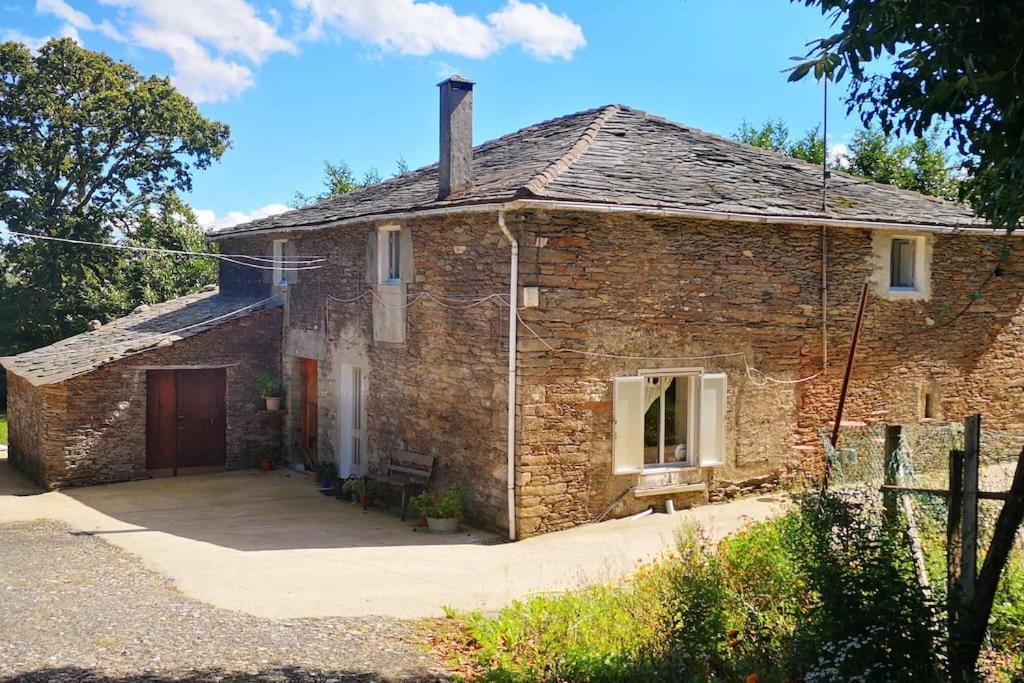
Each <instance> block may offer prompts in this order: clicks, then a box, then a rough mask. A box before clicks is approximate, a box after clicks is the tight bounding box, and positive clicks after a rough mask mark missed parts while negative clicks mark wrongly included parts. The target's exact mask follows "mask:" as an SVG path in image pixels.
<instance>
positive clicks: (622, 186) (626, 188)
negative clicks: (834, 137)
mask: <svg viewBox="0 0 1024 683" xmlns="http://www.w3.org/2000/svg"><path fill="white" fill-rule="evenodd" d="M821 182H822V181H821V167H820V166H817V165H813V164H809V163H807V162H804V161H800V160H798V159H793V158H790V157H787V156H785V155H782V154H776V153H774V152H768V151H764V150H761V149H758V148H756V147H753V146H751V145H747V144H744V143H741V142H737V141H736V140H731V139H728V138H724V137H721V136H718V135H713V134H711V133H706V132H704V131H701V130H698V129H696V128H692V127H689V126H685V125H683V124H679V123H674V122H672V121H669V120H667V119H664V118H661V117H657V116H652V115H651V114H648V113H646V112H643V111H640V110H638V109H633V108H631V107H626V106H623V105H608V106H605V107H599V108H597V109H588V110H586V111H582V112H578V113H576V114H571V115H569V116H563V117H561V118H557V119H552V120H550V121H545V122H543V123H539V124H536V125H533V126H529V127H527V128H523V129H522V130H519V131H516V132H515V133H511V134H509V135H506V136H504V137H500V138H497V139H496V140H491V141H490V142H486V143H484V144H482V145H479V146H477V147H475V148H474V150H473V185H472V187H470V188H469V189H466V190H463V191H459V192H456V193H453V194H451V195H449V196H447V197H445V198H443V199H438V197H437V192H438V169H437V165H436V164H435V165H432V166H428V167H425V168H421V169H419V170H416V171H411V172H409V173H406V174H404V175H401V176H398V177H396V178H392V179H390V180H387V181H384V182H382V183H379V184H376V185H372V186H370V187H367V188H365V189H363V190H359V191H356V192H352V193H351V194H347V195H343V196H340V197H335V198H333V199H329V200H327V201H325V202H321V203H319V204H316V205H314V206H310V207H306V208H302V209H296V210H293V211H288V212H286V213H282V214H278V215H276V216H271V217H268V218H263V219H260V220H256V221H252V222H249V223H243V224H241V225H236V226H233V227H230V228H224V229H221V230H218V231H214V232H211V233H210V235H211V237H213V238H214V239H216V238H219V237H223V236H228V235H240V234H245V233H249V232H254V231H264V230H271V231H287V230H292V229H299V228H317V227H325V226H328V225H331V224H332V223H336V222H338V221H342V220H347V219H359V218H378V217H379V218H386V217H387V215H388V214H394V213H407V212H415V211H422V210H428V209H438V208H446V207H459V206H470V205H473V204H489V203H495V202H506V201H512V200H515V199H543V200H548V201H552V202H572V203H577V204H578V203H586V204H594V205H604V206H611V207H636V208H654V209H668V210H672V209H680V210H695V211H706V212H720V213H721V212H727V213H730V214H738V215H741V216H742V215H749V216H751V217H768V218H771V217H778V218H787V219H807V220H808V222H813V220H814V219H833V220H834V219H845V220H853V221H861V222H867V223H875V224H879V225H901V224H904V225H922V226H935V227H936V228H958V227H968V226H973V227H984V223H982V222H980V221H979V220H978V219H976V218H975V217H974V215H973V214H972V212H971V210H970V208H969V207H967V206H964V205H962V204H958V203H955V202H949V201H945V200H942V199H937V198H935V197H929V196H926V195H923V194H919V193H917V192H911V191H908V190H900V189H897V188H895V187H893V186H890V185H883V184H879V183H874V182H870V181H867V180H865V179H864V178H858V177H856V176H852V175H849V174H846V173H842V172H838V171H832V175H831V179H830V180H829V189H828V207H827V209H825V210H822V201H821V195H822V192H821Z"/></svg>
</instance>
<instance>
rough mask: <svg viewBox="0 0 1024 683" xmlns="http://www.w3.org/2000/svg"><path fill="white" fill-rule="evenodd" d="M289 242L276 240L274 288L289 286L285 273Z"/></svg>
mask: <svg viewBox="0 0 1024 683" xmlns="http://www.w3.org/2000/svg"><path fill="white" fill-rule="evenodd" d="M287 242H288V240H274V252H273V253H274V286H275V287H280V286H281V285H286V284H288V278H287V276H286V275H285V272H284V252H285V245H286V244H287Z"/></svg>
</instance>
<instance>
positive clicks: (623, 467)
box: [612, 377, 646, 474]
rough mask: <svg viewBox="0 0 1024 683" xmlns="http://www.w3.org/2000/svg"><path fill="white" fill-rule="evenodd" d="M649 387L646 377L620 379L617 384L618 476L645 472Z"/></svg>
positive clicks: (615, 464)
mask: <svg viewBox="0 0 1024 683" xmlns="http://www.w3.org/2000/svg"><path fill="white" fill-rule="evenodd" d="M645 386H646V382H645V380H644V378H643V377H616V378H615V380H614V385H613V388H612V409H613V415H614V420H615V426H614V428H613V434H614V437H613V445H612V470H613V471H614V472H615V474H630V473H634V472H640V471H642V470H643V468H644V387H645Z"/></svg>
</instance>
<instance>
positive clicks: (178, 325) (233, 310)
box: [0, 288, 281, 386]
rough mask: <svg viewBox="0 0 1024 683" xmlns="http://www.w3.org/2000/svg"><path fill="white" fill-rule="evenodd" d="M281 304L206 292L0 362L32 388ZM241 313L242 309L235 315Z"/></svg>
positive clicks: (73, 375)
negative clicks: (31, 385)
mask: <svg viewBox="0 0 1024 683" xmlns="http://www.w3.org/2000/svg"><path fill="white" fill-rule="evenodd" d="M280 305H281V303H280V300H279V299H266V300H259V299H238V298H228V297H222V296H220V293H219V291H218V290H217V289H216V288H210V289H208V290H204V291H202V292H199V293H198V294H190V295H188V296H183V297H180V298H178V299H172V300H170V301H165V302H164V303H160V304H155V305H153V306H151V307H149V309H148V310H144V311H140V312H138V313H132V314H130V315H127V316H125V317H123V318H118V319H117V320H114V321H112V322H109V323H107V324H106V325H104V326H103V327H101V328H99V329H98V330H93V331H90V332H83V333H82V334H78V335H75V336H74V337H68V338H67V339H62V340H61V341H59V342H57V343H55V344H51V345H50V346H44V347H42V348H38V349H34V350H32V351H27V352H25V353H22V354H20V355H18V356H9V357H6V358H0V364H2V365H3V366H4V367H5V368H6V369H7V371H8V372H13V373H14V374H16V375H19V376H21V377H24V378H25V379H27V380H28V381H29V382H30V383H31V384H34V385H37V386H38V385H42V384H56V383H57V382H63V381H64V380H67V379H71V378H72V377H77V376H78V375H84V374H86V373H88V372H92V371H93V370H95V369H97V368H99V367H101V366H103V365H106V364H107V363H113V362H114V361H118V360H121V359H123V358H127V357H128V356H132V355H135V354H137V353H141V352H143V351H149V350H152V349H156V348H163V347H165V346H170V345H171V344H172V343H173V342H176V341H179V340H181V339H186V338H188V337H192V336H194V335H197V334H199V333H201V332H206V331H207V330H210V329H213V328H214V327H218V326H220V325H224V324H226V323H229V322H233V321H235V320H238V319H240V318H243V317H245V316H248V315H252V314H253V313H256V312H257V311H262V310H266V309H267V308H275V307H279V306H280ZM239 309H245V310H242V311H239Z"/></svg>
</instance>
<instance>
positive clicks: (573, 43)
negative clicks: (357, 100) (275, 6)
mask: <svg viewBox="0 0 1024 683" xmlns="http://www.w3.org/2000/svg"><path fill="white" fill-rule="evenodd" d="M293 2H294V3H295V5H296V7H298V8H300V9H303V10H306V11H308V12H309V13H310V15H311V23H310V27H309V30H308V31H307V37H309V38H314V39H315V38H320V37H322V36H323V35H324V32H325V28H333V29H336V30H337V31H339V32H341V33H342V34H344V35H345V36H347V37H349V38H352V39H354V40H358V41H361V42H364V43H369V44H371V45H373V46H375V47H378V48H380V49H381V50H383V51H385V52H396V53H399V54H406V55H417V56H423V55H429V54H433V53H435V52H441V53H447V54H454V55H459V56H462V57H469V58H472V59H483V58H484V57H489V56H490V55H492V54H494V53H495V52H497V51H498V50H500V49H502V48H503V47H505V46H507V45H521V46H522V47H523V49H525V50H526V51H527V52H529V53H530V54H532V55H534V56H535V57H538V58H540V59H551V58H553V57H560V58H562V59H569V58H570V57H572V55H573V53H574V52H575V51H576V50H577V49H579V48H581V47H583V46H584V45H586V41H585V40H584V38H583V29H581V28H580V27H579V25H578V24H576V23H574V22H573V21H572V20H571V19H569V17H567V16H565V15H557V14H555V13H554V12H552V11H551V10H549V9H548V7H547V5H543V4H533V3H529V2H522V1H521V0H508V2H507V3H506V4H505V6H504V7H502V8H501V9H500V10H498V11H497V12H493V13H491V14H489V15H488V16H487V21H486V22H484V21H483V20H481V19H479V18H477V17H476V16H473V15H460V14H458V13H456V11H455V10H454V9H452V8H451V7H449V6H448V5H441V4H438V3H436V2H423V1H419V0H293Z"/></svg>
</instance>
